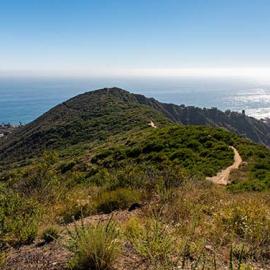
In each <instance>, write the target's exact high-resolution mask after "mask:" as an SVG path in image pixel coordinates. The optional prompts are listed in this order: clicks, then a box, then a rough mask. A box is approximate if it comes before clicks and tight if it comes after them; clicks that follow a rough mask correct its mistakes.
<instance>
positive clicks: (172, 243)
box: [126, 219, 177, 269]
mask: <svg viewBox="0 0 270 270" xmlns="http://www.w3.org/2000/svg"><path fill="white" fill-rule="evenodd" d="M126 235H127V238H128V240H129V241H130V242H131V243H132V245H133V247H134V248H135V250H136V252H137V253H138V254H139V255H141V256H142V257H144V258H145V259H146V260H148V261H149V263H150V264H151V265H153V266H155V267H156V268H158V269H172V268H173V265H174V261H173V255H175V254H176V253H175V252H176V251H177V242H176V238H175V237H174V236H173V233H172V231H170V228H169V226H167V225H165V224H163V223H161V222H159V221H157V220H155V219H149V220H147V221H146V223H144V224H143V223H142V222H141V221H140V220H138V219H131V220H130V221H129V222H128V224H127V226H126Z"/></svg>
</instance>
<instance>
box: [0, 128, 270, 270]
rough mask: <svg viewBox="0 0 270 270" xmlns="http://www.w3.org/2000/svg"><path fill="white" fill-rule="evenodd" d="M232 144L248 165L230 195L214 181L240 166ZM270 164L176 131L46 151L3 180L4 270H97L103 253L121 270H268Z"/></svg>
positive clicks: (240, 144) (221, 142)
mask: <svg viewBox="0 0 270 270" xmlns="http://www.w3.org/2000/svg"><path fill="white" fill-rule="evenodd" d="M229 146H234V147H235V148H236V149H238V150H239V153H240V155H241V157H242V158H243V160H244V163H243V164H242V165H241V167H240V169H239V170H237V171H235V172H234V173H232V175H231V176H230V181H232V184H231V185H229V187H228V188H223V187H219V186H215V185H213V184H212V183H210V182H208V181H207V180H206V177H207V176H213V175H216V174H217V172H219V171H220V170H222V169H223V168H226V167H227V166H229V165H231V164H232V163H233V151H232V149H231V148H230V147H229ZM269 166H270V152H269V150H268V149H267V148H265V147H264V146H262V145H257V144H253V143H251V142H250V141H248V140H246V139H244V138H240V137H238V136H237V135H234V134H232V133H230V132H228V131H226V130H224V129H222V128H210V127H203V126H180V125H173V124H167V125H166V126H164V127H158V128H156V129H155V128H152V127H148V126H146V127H145V128H143V129H138V130H129V131H126V132H121V133H120V134H114V135H111V136H110V137H109V138H108V139H107V140H106V141H100V142H99V143H97V144H94V145H92V144H86V145H85V146H84V147H83V148H81V146H80V145H73V146H69V147H68V148H66V149H59V150H58V151H50V152H45V153H44V154H43V155H42V156H41V157H39V158H35V159H33V160H32V161H31V163H29V164H28V165H26V166H21V165H20V166H16V164H15V165H14V166H13V168H12V169H8V167H6V170H4V172H2V173H0V179H1V184H0V209H1V211H0V255H1V253H2V254H3V255H2V257H1V256H0V263H1V258H5V259H3V260H2V264H3V267H2V268H1V269H5V270H11V269H22V270H27V269H36V268H37V267H41V268H40V269H45V270H51V269H58V270H60V269H62V270H63V269H70V268H71V269H89V267H88V266H87V267H86V266H85V267H82V266H80V264H84V263H85V257H87V256H92V255H93V253H94V252H98V253H97V254H98V255H95V256H103V253H104V256H109V257H108V259H110V258H111V259H112V261H111V262H110V261H108V262H107V261H106V264H107V263H108V264H109V265H111V267H112V268H111V269H118V270H119V269H120V270H124V269H127V268H128V269H134V270H135V269H140V270H145V269H153V270H154V269H168V270H171V269H174V268H175V267H178V269H185V270H187V269H191V267H194V264H195V263H196V264H197V265H198V267H200V268H199V269H201V268H203V267H205V269H226V267H229V265H234V267H237V266H238V265H248V266H250V267H251V266H252V267H253V268H251V269H267V268H266V267H267V265H269V257H268V255H269V244H270V219H269V212H270V208H269V203H268V202H269V189H270V179H269V171H270V167H269ZM254 191H255V192H254ZM258 191H260V192H259V193H258ZM128 209H135V210H134V211H128ZM77 220H81V221H77ZM76 221H77V222H76ZM81 224H83V225H81ZM51 235H52V236H51ZM88 237H89V238H88ZM107 237H109V239H107ZM107 241H109V242H107ZM114 243H115V244H114ZM84 244H86V245H85V246H84ZM81 245H82V246H81ZM117 247H119V248H120V249H119V250H118V249H117ZM111 248H113V250H117V252H116V253H115V256H113V257H111V256H112V255H111V253H110V249H111ZM107 249H109V250H107ZM145 250H147V252H145ZM100 252H101V253H100ZM107 252H108V254H107ZM230 252H231V255H230ZM81 253H82V254H81ZM242 253H243V254H242ZM240 254H242V255H240ZM81 256H82V257H81ZM202 256H203V257H204V258H205V260H202V259H201V258H202ZM213 256H215V257H213ZM242 256H243V258H242ZM130 257H132V258H133V259H132V260H130ZM98 258H99V257H98ZM213 258H214V259H213ZM96 260H97V259H96ZM94 262H95V263H97V265H99V264H98V262H97V261H94ZM183 262H184V263H183ZM92 263H93V262H91V261H90V262H89V264H90V265H92ZM67 265H69V267H67ZM72 265H74V266H72ZM87 265H88V263H87ZM137 265H140V266H139V268H138V266H137ZM206 266H207V267H206ZM90 269H95V270H98V269H100V268H98V266H95V267H93V266H91V268H90ZM101 269H103V268H101ZM236 269H237V268H236ZM244 269H245V268H244ZM247 269H249V268H247Z"/></svg>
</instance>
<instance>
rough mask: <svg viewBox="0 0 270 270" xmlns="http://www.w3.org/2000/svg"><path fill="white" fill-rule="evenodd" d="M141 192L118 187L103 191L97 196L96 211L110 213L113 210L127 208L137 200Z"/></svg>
mask: <svg viewBox="0 0 270 270" xmlns="http://www.w3.org/2000/svg"><path fill="white" fill-rule="evenodd" d="M140 199H141V193H140V192H139V191H136V190H130V189H126V188H119V189H117V190H114V191H105V192H102V193H100V194H99V196H98V198H97V211H98V212H103V213H110V212H112V211H115V210H122V209H127V208H129V207H130V205H131V204H132V203H135V202H139V201H140Z"/></svg>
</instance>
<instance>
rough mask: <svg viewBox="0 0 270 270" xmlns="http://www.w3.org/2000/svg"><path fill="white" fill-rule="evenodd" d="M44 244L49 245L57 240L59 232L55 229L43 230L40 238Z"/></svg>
mask: <svg viewBox="0 0 270 270" xmlns="http://www.w3.org/2000/svg"><path fill="white" fill-rule="evenodd" d="M41 238H42V239H43V240H44V242H45V243H50V242H53V241H55V240H56V239H57V238H59V230H58V228H57V227H49V228H47V229H45V230H44V231H43V233H42V237H41Z"/></svg>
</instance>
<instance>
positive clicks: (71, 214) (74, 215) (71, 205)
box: [60, 202, 95, 224]
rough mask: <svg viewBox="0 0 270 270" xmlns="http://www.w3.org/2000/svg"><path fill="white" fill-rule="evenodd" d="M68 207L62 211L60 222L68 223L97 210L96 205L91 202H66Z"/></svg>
mask: <svg viewBox="0 0 270 270" xmlns="http://www.w3.org/2000/svg"><path fill="white" fill-rule="evenodd" d="M66 204H67V205H66V207H65V208H64V209H63V211H62V213H60V223H62V224H68V223H71V222H73V221H75V220H79V219H80V218H83V217H87V216H89V215H90V214H92V213H94V212H95V205H92V204H90V203H87V204H80V203H78V202H66Z"/></svg>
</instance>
